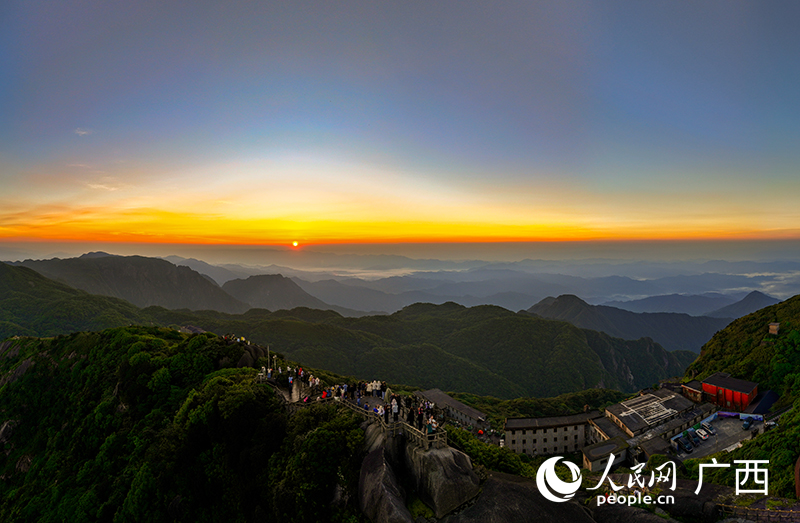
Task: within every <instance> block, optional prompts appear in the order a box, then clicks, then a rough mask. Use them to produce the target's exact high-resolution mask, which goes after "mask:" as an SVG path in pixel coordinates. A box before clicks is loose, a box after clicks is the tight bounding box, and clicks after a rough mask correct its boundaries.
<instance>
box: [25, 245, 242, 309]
mask: <svg viewBox="0 0 800 523" xmlns="http://www.w3.org/2000/svg"><path fill="white" fill-rule="evenodd" d="M103 254H105V253H90V255H88V256H87V255H84V256H82V257H80V258H67V259H60V258H53V259H51V260H25V261H22V262H16V263H14V265H20V266H23V267H28V268H30V269H33V270H35V271H36V272H39V273H40V274H42V275H44V276H47V277H48V278H50V279H53V280H56V281H62V282H64V283H66V284H67V285H69V286H71V287H74V288H76V289H81V290H83V291H86V292H88V293H91V294H99V295H103V296H113V297H115V298H121V299H123V300H126V301H129V302H131V303H132V304H134V305H136V306H138V307H148V306H150V305H159V306H161V307H166V308H168V309H192V310H202V309H211V310H217V311H221V312H228V313H241V312H244V311H246V310H247V309H249V308H250V306H249V305H248V304H247V303H244V302H242V301H239V300H237V299H236V298H234V297H233V296H230V295H229V294H228V293H226V292H225V291H223V290H222V288H220V287H219V286H218V285H216V284H215V283H214V282H212V281H209V280H208V279H207V278H205V277H204V276H203V275H201V274H200V273H198V272H197V271H194V270H192V269H190V268H189V267H185V266H180V267H178V266H176V265H174V264H172V263H170V262H168V261H166V260H161V259H157V258H148V257H145V256H111V255H105V256H103Z"/></svg>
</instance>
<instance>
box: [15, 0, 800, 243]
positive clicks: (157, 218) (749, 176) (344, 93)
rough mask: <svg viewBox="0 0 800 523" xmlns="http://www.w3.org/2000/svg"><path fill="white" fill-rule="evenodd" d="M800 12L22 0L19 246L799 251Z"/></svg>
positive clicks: (778, 5) (728, 4)
mask: <svg viewBox="0 0 800 523" xmlns="http://www.w3.org/2000/svg"><path fill="white" fill-rule="evenodd" d="M798 19H800V4H798V3H797V2H780V1H775V2H736V1H728V0H726V1H724V2H714V1H709V2H695V1H686V2H681V1H670V2H639V1H633V2H607V1H601V2H569V1H559V2H533V1H529V0H528V1H523V2H502V3H496V2H491V3H489V2H471V1H458V2H455V1H437V2H414V1H407V2H396V1H392V2H383V1H371V2H366V1H363V2H362V1H343V2H227V1H225V2H210V1H204V2H196V1H191V2H188V1H187V2H180V1H173V2H147V1H142V2H109V1H69V0H65V1H59V2H38V1H24V2H2V3H1V4H0V189H1V190H0V242H4V243H5V244H9V243H10V244H14V243H18V244H20V245H23V244H25V243H40V244H41V243H44V244H53V245H61V244H63V243H70V242H74V243H76V244H78V243H79V244H81V245H83V244H85V243H87V242H88V243H91V242H95V243H98V242H100V243H102V242H108V243H109V244H112V243H113V244H134V245H136V244H142V245H144V244H148V245H150V244H161V243H163V244H179V243H183V244H192V245H197V244H213V245H239V244H242V245H264V246H270V245H277V246H290V245H291V244H292V242H295V241H297V242H298V244H299V248H303V247H305V246H317V247H318V248H319V247H320V246H324V245H338V244H344V245H349V244H352V245H363V244H397V243H399V244H406V243H408V244H409V245H411V244H413V245H419V244H450V243H452V244H473V243H474V242H499V243H503V244H513V243H514V242H532V241H533V242H541V241H544V242H576V241H577V242H596V241H611V242H619V241H623V242H624V241H644V240H646V241H653V240H670V241H672V240H688V241H692V242H706V241H712V242H713V241H717V240H725V241H738V240H748V241H751V240H757V241H767V240H770V241H771V240H780V241H784V242H790V243H794V244H795V245H796V242H797V240H798V239H800V205H798V204H800V176H798V174H799V173H798V167H799V166H800V147H798V145H797V144H798V143H800V97H798V94H797V93H798V88H797V86H798V84H800V31H797V29H796V23H795V22H796V20H798ZM751 244H752V242H751ZM726 245H727V244H726ZM734 250H735V249H734Z"/></svg>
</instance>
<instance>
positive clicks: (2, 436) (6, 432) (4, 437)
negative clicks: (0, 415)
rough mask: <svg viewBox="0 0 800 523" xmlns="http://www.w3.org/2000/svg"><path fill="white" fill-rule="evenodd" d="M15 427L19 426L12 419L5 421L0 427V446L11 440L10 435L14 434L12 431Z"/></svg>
mask: <svg viewBox="0 0 800 523" xmlns="http://www.w3.org/2000/svg"><path fill="white" fill-rule="evenodd" d="M17 425H19V421H18V420H13V419H10V420H8V421H5V422H3V424H2V425H0V445H5V444H6V443H8V442H9V441H10V440H11V434H13V433H14V429H15V428H16V427H17Z"/></svg>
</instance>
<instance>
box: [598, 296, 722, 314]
mask: <svg viewBox="0 0 800 523" xmlns="http://www.w3.org/2000/svg"><path fill="white" fill-rule="evenodd" d="M732 303H736V298H733V297H731V296H726V295H722V294H719V293H714V294H713V295H709V294H703V295H697V294H692V295H686V294H667V295H659V296H648V297H647V298H642V299H639V300H629V301H618V300H617V301H608V302H605V303H603V304H602V305H606V306H608V307H616V308H618V309H623V310H626V311H631V312H677V313H684V314H689V315H691V316H708V311H711V310H716V309H720V308H722V307H725V306H726V305H731V304H732ZM722 317H724V316H722ZM731 317H732V316H731Z"/></svg>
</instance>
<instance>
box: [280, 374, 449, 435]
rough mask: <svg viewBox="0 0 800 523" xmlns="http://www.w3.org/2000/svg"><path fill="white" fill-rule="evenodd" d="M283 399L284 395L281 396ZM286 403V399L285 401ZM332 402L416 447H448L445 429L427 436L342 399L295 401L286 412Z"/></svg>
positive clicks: (287, 403) (422, 432)
mask: <svg viewBox="0 0 800 523" xmlns="http://www.w3.org/2000/svg"><path fill="white" fill-rule="evenodd" d="M265 382H267V383H269V384H271V385H273V386H279V385H278V384H277V382H276V381H275V380H274V378H272V379H266V380H265ZM279 396H280V397H281V399H284V398H283V395H280V394H279ZM284 401H285V399H284ZM331 402H333V403H335V404H336V405H341V406H343V407H346V408H348V409H350V410H352V411H353V412H356V413H357V414H360V415H361V416H363V417H364V418H366V419H367V420H369V421H371V422H373V423H374V422H377V423H380V426H381V429H382V430H383V432H384V434H387V433H388V434H390V435H391V436H396V435H398V434H405V435H406V437H407V438H408V439H409V441H411V442H412V443H414V444H415V445H416V446H418V447H421V448H423V449H425V450H428V449H429V448H431V447H433V448H437V449H438V448H444V447H446V446H447V431H446V430H444V429H441V428H439V429H437V430H436V431H435V432H432V433H430V434H426V433H425V432H424V431H421V430H419V429H418V428H416V427H413V426H411V425H409V424H408V423H406V422H405V421H389V422H388V423H387V422H386V421H385V420H384V419H383V418H382V417H380V416H378V414H377V413H376V412H374V411H372V410H367V409H365V408H364V407H359V406H358V405H355V404H353V403H351V402H350V401H348V400H343V399H341V398H334V397H332V396H329V397H327V398H325V399H321V398H317V399H315V400H310V401H307V402H304V401H294V402H286V411H287V413H288V414H289V416H292V415H294V414H295V413H296V412H297V411H299V410H301V409H303V408H305V407H309V406H311V405H325V404H330V403H331Z"/></svg>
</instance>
